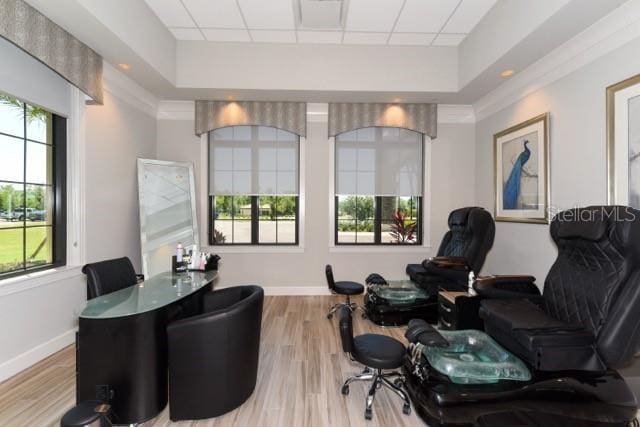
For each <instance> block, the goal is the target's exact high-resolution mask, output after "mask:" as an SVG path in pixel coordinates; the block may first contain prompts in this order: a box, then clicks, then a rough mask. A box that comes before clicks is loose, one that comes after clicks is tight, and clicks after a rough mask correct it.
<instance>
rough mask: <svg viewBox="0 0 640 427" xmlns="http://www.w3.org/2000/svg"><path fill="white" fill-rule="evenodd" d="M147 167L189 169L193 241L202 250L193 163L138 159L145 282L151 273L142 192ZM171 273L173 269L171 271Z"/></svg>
mask: <svg viewBox="0 0 640 427" xmlns="http://www.w3.org/2000/svg"><path fill="white" fill-rule="evenodd" d="M146 165H156V166H171V167H183V168H187V169H188V173H189V192H190V194H189V197H190V199H191V215H192V224H193V240H194V242H195V245H196V246H197V247H198V248H200V232H199V229H198V213H197V211H196V204H197V202H196V185H195V184H196V180H195V173H194V167H193V163H192V162H173V161H166V160H154V159H142V158H138V211H139V213H140V256H141V260H142V274H144V277H145V280H147V279H149V271H148V266H147V256H146V252H147V249H148V248H147V242H146V236H145V235H144V234H145V232H144V230H145V222H146V218H147V216H146V213H145V209H144V206H145V204H144V201H145V199H144V192H143V191H142V187H141V184H142V182H143V181H144V179H143V178H144V175H143V174H144V171H145V168H144V167H145V166H146ZM169 271H171V269H169Z"/></svg>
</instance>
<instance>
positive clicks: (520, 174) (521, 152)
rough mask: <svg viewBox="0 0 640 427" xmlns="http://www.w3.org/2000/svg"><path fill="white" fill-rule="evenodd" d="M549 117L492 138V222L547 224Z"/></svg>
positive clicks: (526, 123)
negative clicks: (493, 196)
mask: <svg viewBox="0 0 640 427" xmlns="http://www.w3.org/2000/svg"><path fill="white" fill-rule="evenodd" d="M549 119H550V115H549V113H548V112H547V113H544V114H541V115H539V116H536V117H533V118H531V119H529V120H526V121H524V122H522V123H519V124H517V125H515V126H512V127H510V128H508V129H505V130H503V131H501V132H498V133H496V134H495V135H493V150H494V182H495V203H496V204H495V220H496V221H507V222H525V223H534V224H548V223H549V220H550V215H549V206H550V200H551V195H550V188H549V187H550V173H549V169H550V167H549Z"/></svg>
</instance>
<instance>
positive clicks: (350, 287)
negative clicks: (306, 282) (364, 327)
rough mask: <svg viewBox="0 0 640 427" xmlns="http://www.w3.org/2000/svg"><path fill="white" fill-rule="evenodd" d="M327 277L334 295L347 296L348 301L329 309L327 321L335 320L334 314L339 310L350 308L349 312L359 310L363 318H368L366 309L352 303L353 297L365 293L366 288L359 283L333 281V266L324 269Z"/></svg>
mask: <svg viewBox="0 0 640 427" xmlns="http://www.w3.org/2000/svg"><path fill="white" fill-rule="evenodd" d="M324 272H325V275H326V276H327V285H329V290H330V291H331V293H332V294H338V295H345V296H346V297H347V300H346V301H345V302H343V303H338V304H334V305H333V307H331V308H330V309H329V313H328V314H327V319H332V318H333V313H335V312H336V311H337V310H339V309H340V308H341V307H348V308H349V310H351V311H354V310H357V309H360V310H362V317H363V318H364V317H366V314H365V312H364V308H362V307H360V306H359V305H358V304H356V303H354V302H351V296H352V295H361V294H362V293H364V286H363V285H361V284H360V283H358V282H350V281H348V280H340V281H338V282H336V281H335V280H334V279H333V269H332V268H331V265H329V264H327V266H326V267H325V269H324Z"/></svg>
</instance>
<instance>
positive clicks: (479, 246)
mask: <svg viewBox="0 0 640 427" xmlns="http://www.w3.org/2000/svg"><path fill="white" fill-rule="evenodd" d="M448 224H449V231H447V232H446V233H445V235H444V237H443V238H442V242H441V243H440V247H439V248H438V253H437V256H436V257H434V258H431V259H426V260H424V261H423V262H422V263H421V264H409V265H407V274H408V275H409V277H410V278H411V280H412V281H414V282H415V283H416V284H417V285H418V286H419V287H421V288H423V289H426V290H428V291H430V292H432V293H437V291H438V290H439V289H440V288H442V289H446V290H451V291H464V290H465V289H466V287H467V279H468V275H469V272H470V271H473V272H474V274H475V275H476V276H477V275H478V273H480V270H481V269H482V265H483V264H484V260H485V258H486V257H487V253H488V252H489V250H490V249H491V247H492V246H493V239H494V237H495V232H496V227H495V223H494V221H493V218H492V217H491V214H490V213H489V212H487V211H486V210H484V209H483V208H479V207H466V208H460V209H456V210H454V211H451V213H450V214H449V219H448Z"/></svg>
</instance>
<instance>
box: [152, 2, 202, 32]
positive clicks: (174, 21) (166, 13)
mask: <svg viewBox="0 0 640 427" xmlns="http://www.w3.org/2000/svg"><path fill="white" fill-rule="evenodd" d="M145 1H146V2H147V5H149V7H150V8H151V10H153V11H154V12H155V14H156V15H158V18H160V20H161V21H162V22H163V23H164V25H166V26H167V27H195V26H196V24H195V22H193V20H192V19H191V17H190V16H189V14H188V13H187V11H186V9H185V8H184V7H183V6H182V3H180V0H145Z"/></svg>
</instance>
